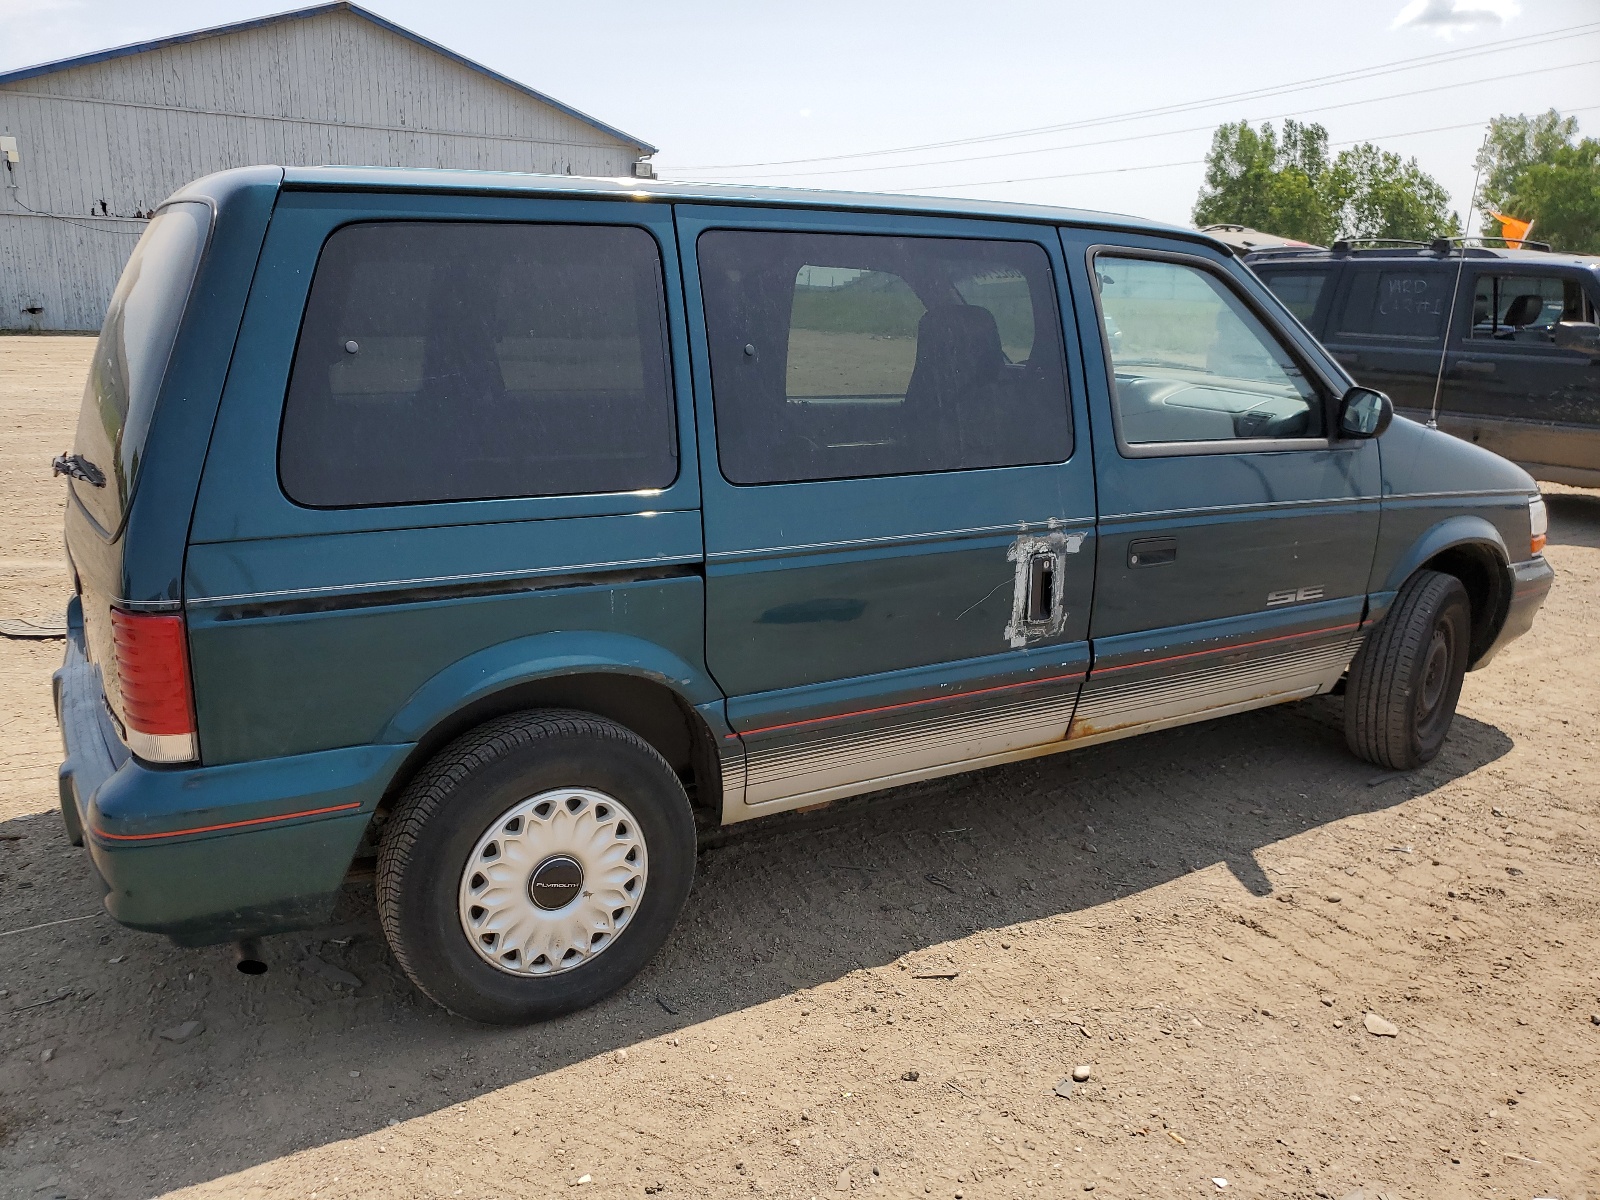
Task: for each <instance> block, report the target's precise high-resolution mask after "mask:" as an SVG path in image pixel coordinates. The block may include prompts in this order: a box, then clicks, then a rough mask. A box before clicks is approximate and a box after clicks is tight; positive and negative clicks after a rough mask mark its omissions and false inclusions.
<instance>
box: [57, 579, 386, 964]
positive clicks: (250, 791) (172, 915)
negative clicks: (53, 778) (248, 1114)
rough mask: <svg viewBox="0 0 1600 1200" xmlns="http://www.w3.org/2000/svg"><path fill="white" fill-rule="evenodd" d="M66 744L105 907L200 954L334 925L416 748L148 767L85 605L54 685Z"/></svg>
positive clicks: (76, 806) (76, 819) (70, 799)
mask: <svg viewBox="0 0 1600 1200" xmlns="http://www.w3.org/2000/svg"><path fill="white" fill-rule="evenodd" d="M54 691H55V702H56V716H57V720H58V722H59V724H60V726H61V735H62V740H63V742H64V743H65V746H66V759H65V761H64V762H63V763H62V764H61V771H60V787H61V812H62V819H63V821H64V822H65V823H66V826H67V832H68V835H69V836H71V837H72V838H73V839H74V841H75V842H76V843H77V844H81V845H84V846H86V847H87V849H88V852H89V857H90V860H91V861H92V862H93V864H94V868H95V871H96V872H97V873H98V875H99V877H100V880H101V883H102V885H103V887H104V889H105V907H106V911H107V912H108V913H110V914H111V916H113V917H115V918H116V919H117V920H118V921H120V922H122V923H123V924H124V925H128V926H130V927H132V928H134V929H143V930H148V931H150V932H154V933H164V934H166V935H168V936H169V937H171V938H172V939H173V940H175V941H177V942H179V943H181V944H183V945H191V946H199V945H209V944H212V943H216V942H226V941H232V940H234V939H236V938H241V937H255V936H260V935H263V934H269V933H281V932H284V931H286V930H290V929H303V928H306V927H308V926H311V925H316V924H319V923H321V922H323V921H325V920H326V919H327V917H328V915H329V913H330V912H331V911H332V907H333V901H334V898H335V896H336V895H337V894H338V890H339V886H340V884H341V882H342V881H343V879H344V876H345V873H346V871H347V870H348V869H349V866H350V861H351V859H352V858H354V856H355V851H356V847H357V846H358V845H359V844H360V842H361V837H362V834H363V833H364V832H365V831H366V828H367V824H368V821H369V820H370V818H371V816H372V811H373V809H374V808H375V807H376V806H377V803H378V801H379V799H380V798H381V797H382V796H383V793H384V790H385V789H386V787H387V785H388V782H389V780H390V779H391V778H393V775H394V772H395V770H396V769H397V768H398V767H399V765H400V762H401V761H402V760H403V759H404V757H405V755H406V753H407V752H408V751H409V750H410V747H409V746H357V747H352V748H349V749H343V750H327V751H321V752H319V753H315V754H304V755H297V756H294V757H289V758H277V759H267V760H264V761H261V762H252V763H235V764H229V765H226V766H217V767H192V768H171V767H153V766H147V765H146V764H144V763H142V762H140V761H139V760H138V759H137V758H135V757H134V756H132V755H131V754H129V753H128V751H127V749H126V747H124V746H123V745H122V743H121V741H120V740H119V739H118V738H117V736H116V732H115V729H114V728H113V726H112V725H111V721H110V718H109V716H108V715H107V714H106V712H105V705H104V702H103V700H102V699H101V694H100V680H99V671H98V670H97V669H96V668H95V667H94V665H93V664H92V663H90V662H89V661H88V658H87V655H86V654H85V651H84V641H83V623H82V617H81V613H80V612H79V611H78V609H77V602H76V601H74V602H73V606H72V608H71V609H69V611H68V634H67V660H66V663H65V664H64V665H63V666H62V668H61V669H60V670H59V671H57V672H56V674H55V677H54Z"/></svg>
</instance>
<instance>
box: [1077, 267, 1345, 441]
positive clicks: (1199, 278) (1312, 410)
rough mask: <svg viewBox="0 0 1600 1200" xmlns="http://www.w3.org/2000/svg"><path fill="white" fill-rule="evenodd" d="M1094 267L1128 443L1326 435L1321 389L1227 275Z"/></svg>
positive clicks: (1175, 269)
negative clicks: (1235, 288) (1224, 281)
mask: <svg viewBox="0 0 1600 1200" xmlns="http://www.w3.org/2000/svg"><path fill="white" fill-rule="evenodd" d="M1095 266H1096V271H1097V272H1098V274H1099V282H1100V308H1101V315H1102V317H1103V319H1104V322H1105V335H1106V345H1107V346H1108V348H1109V349H1110V352H1111V362H1112V366H1113V369H1114V374H1115V378H1116V388H1115V390H1114V392H1113V398H1114V400H1115V403H1116V410H1117V412H1116V415H1117V424H1118V429H1119V431H1120V433H1121V436H1122V440H1123V441H1124V442H1125V443H1126V444H1128V445H1130V446H1143V445H1152V444H1161V443H1184V442H1222V441H1232V440H1238V439H1253V438H1296V437H1320V436H1322V433H1323V428H1322V411H1321V405H1320V404H1319V403H1318V399H1317V390H1316V388H1315V387H1314V386H1313V385H1312V383H1311V382H1310V380H1308V379H1307V378H1306V376H1305V373H1304V371H1302V370H1301V368H1300V366H1299V364H1298V363H1297V362H1296V361H1295V359H1294V358H1293V357H1291V356H1290V354H1289V352H1288V351H1287V350H1286V349H1284V347H1283V345H1282V344H1281V343H1280V342H1279V341H1278V340H1277V339H1276V338H1275V337H1273V335H1272V334H1271V333H1269V332H1268V331H1267V329H1266V327H1265V326H1264V325H1262V323H1261V321H1260V320H1259V319H1258V318H1257V317H1256V315H1255V314H1254V313H1253V312H1251V311H1250V309H1249V308H1248V307H1247V306H1246V305H1245V303H1244V302H1243V301H1242V300H1241V299H1240V298H1239V297H1238V296H1237V295H1236V294H1235V293H1234V292H1233V289H1232V288H1230V287H1229V286H1228V285H1227V284H1225V283H1223V282H1222V280H1221V279H1219V278H1217V277H1216V276H1214V275H1213V274H1212V273H1211V272H1209V271H1206V270H1203V269H1201V268H1199V267H1195V266H1190V265H1188V264H1186V263H1178V262H1168V261H1165V260H1157V259H1138V258H1118V257H1114V256H1111V255H1101V256H1099V257H1098V258H1097V259H1096V260H1095Z"/></svg>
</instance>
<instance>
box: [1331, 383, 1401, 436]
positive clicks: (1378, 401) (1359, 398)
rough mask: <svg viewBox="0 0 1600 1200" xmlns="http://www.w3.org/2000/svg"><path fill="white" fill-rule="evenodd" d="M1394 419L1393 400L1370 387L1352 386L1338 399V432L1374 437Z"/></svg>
mask: <svg viewBox="0 0 1600 1200" xmlns="http://www.w3.org/2000/svg"><path fill="white" fill-rule="evenodd" d="M1392 420H1394V401H1392V400H1390V399H1389V397H1387V396H1385V395H1384V394H1383V393H1382V392H1375V391H1373V390H1372V389H1371V388H1364V387H1353V388H1351V389H1350V390H1349V391H1348V392H1346V393H1345V394H1344V396H1343V397H1342V398H1341V399H1340V400H1339V433H1340V434H1341V435H1342V436H1344V437H1348V438H1375V437H1377V436H1378V435H1379V434H1381V433H1382V432H1383V431H1384V430H1385V429H1387V428H1389V422H1390V421H1392Z"/></svg>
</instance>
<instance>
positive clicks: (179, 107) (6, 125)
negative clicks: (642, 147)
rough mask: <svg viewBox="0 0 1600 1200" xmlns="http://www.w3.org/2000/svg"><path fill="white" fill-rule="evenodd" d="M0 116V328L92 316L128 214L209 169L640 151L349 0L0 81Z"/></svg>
mask: <svg viewBox="0 0 1600 1200" xmlns="http://www.w3.org/2000/svg"><path fill="white" fill-rule="evenodd" d="M0 132H4V133H7V134H10V135H12V136H14V137H16V138H17V140H18V152H19V156H20V160H21V161H19V162H18V163H17V164H15V166H14V168H13V169H12V170H11V172H10V173H9V174H7V173H5V172H4V170H3V169H0V177H3V181H4V183H5V185H6V186H5V187H4V189H3V195H0V329H7V330H18V329H43V330H67V329H97V328H98V327H99V325H100V321H101V318H102V317H103V316H104V314H105V307H106V304H107V302H108V301H109V300H110V298H111V292H112V289H113V288H114V287H115V286H116V281H117V277H118V275H120V274H121V271H122V266H123V264H124V263H125V262H126V261H127V257H128V255H129V253H131V251H132V249H133V245H134V243H135V241H136V240H137V237H138V234H139V233H140V232H142V230H143V225H144V222H143V220H142V219H140V218H139V217H138V215H137V214H140V213H145V212H148V211H149V210H150V209H152V208H154V207H155V206H156V205H157V204H159V203H161V201H162V200H164V199H165V198H166V197H167V196H169V195H171V194H172V193H173V192H174V191H176V190H177V189H178V188H179V187H181V186H183V185H184V184H186V183H188V182H189V181H191V180H193V179H197V178H199V177H200V176H202V175H209V174H211V173H212V172H214V171H221V170H225V169H227V168H229V167H240V166H249V165H252V164H258V163H277V164H280V165H283V166H318V165H329V164H345V165H358V164H359V165H364V166H391V167H439V168H458V169H468V170H486V171H534V172H549V173H554V174H572V175H624V174H627V173H628V172H629V171H630V170H631V164H632V162H633V160H634V159H635V158H636V157H637V156H638V153H639V148H638V147H637V146H635V145H634V144H632V143H629V142H626V141H624V140H622V139H620V138H615V137H612V136H611V135H610V134H608V133H607V132H605V131H604V130H601V129H598V128H596V127H595V126H593V125H591V124H588V123H587V122H585V121H583V120H581V119H579V118H577V117H574V116H572V115H570V114H569V113H566V112H563V111H561V110H560V109H558V108H555V107H553V106H551V105H548V104H543V103H541V102H540V101H539V100H537V99H535V98H533V97H530V96H528V95H526V94H525V93H523V92H520V91H518V90H517V89H515V88H513V87H509V86H507V85H505V84H502V83H499V82H498V81H496V80H494V79H491V78H489V77H487V76H485V75H481V74H479V73H478V72H476V71H473V70H471V69H470V68H468V67H465V66H463V65H461V64H460V63H456V62H453V61H452V60H450V59H448V58H445V57H443V56H441V55H439V54H436V53H434V52H433V51H431V50H429V49H428V48H427V47H425V46H420V45H418V44H417V43H415V42H412V41H410V40H409V39H407V38H405V37H402V36H400V35H398V34H395V33H392V32H390V31H389V30H387V29H384V28H382V27H381V26H377V25H374V24H372V23H371V22H369V21H366V20H364V19H362V18H360V17H357V16H354V15H352V14H349V13H346V12H332V13H327V14H324V15H320V16H316V17H311V18H307V19H300V20H287V21H282V22H279V23H276V24H271V25H263V26H258V27H256V28H253V29H246V30H240V31H237V32H233V33H228V34H224V35H220V36H217V37H210V38H203V39H200V40H197V41H192V42H186V43H181V44H178V45H173V46H166V47H159V48H156V49H153V50H149V51H145V52H143V53H139V54H133V55H128V56H126V57H123V58H115V59H109V60H107V61H105V62H99V63H91V64H86V65H84V66H77V67H70V68H67V69H64V70H61V71H57V72H54V73H52V74H47V75H40V76H36V77H34V78H31V79H24V80H19V81H16V82H14V83H9V84H0ZM102 205H103V208H102ZM28 210H34V211H35V212H38V213H44V214H53V215H50V216H35V215H32V213H30V212H29V211H28ZM113 218H123V219H121V220H117V219H113ZM30 308H37V309H39V310H40V311H38V312H28V311H26V310H28V309H30Z"/></svg>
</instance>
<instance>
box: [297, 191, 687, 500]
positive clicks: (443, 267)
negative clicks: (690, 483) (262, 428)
mask: <svg viewBox="0 0 1600 1200" xmlns="http://www.w3.org/2000/svg"><path fill="white" fill-rule="evenodd" d="M665 328H666V312H665V308H664V307H663V298H662V290H661V256H660V252H659V250H658V248H657V246H656V243H655V240H654V239H653V238H652V237H651V236H650V235H649V234H648V233H646V232H645V231H644V230H642V229H638V228H634V227H631V226H604V225H517V224H486V223H470V222H382V223H377V222H374V223H367V224H358V225H348V226H345V227H344V228H342V229H340V230H337V231H336V232H335V233H334V234H333V236H331V237H330V238H329V239H328V242H327V244H326V246H324V247H323V251H322V257H321V259H320V261H319V262H318V264H317V273H316V275H315V277H314V278H313V279H312V282H311V294H310V297H309V299H308V301H307V303H306V313H305V318H304V320H303V322H302V323H301V327H300V344H299V347H298V348H297V350H296V352H295V359H294V369H293V373H292V375H291V376H290V380H289V392H288V397H287V399H286V401H285V404H284V415H283V434H282V439H281V443H280V446H279V450H278V471H279V475H280V478H281V479H282V482H283V488H284V491H285V492H286V493H287V494H288V495H289V497H290V498H291V499H293V500H295V501H297V502H298V503H301V504H306V505H311V506H314V507H323V508H344V507H356V506H362V505H373V504H409V503H417V502H421V501H441V500H470V499H492V498H497V497H513V496H563V495H574V494H581V493H598V492H621V491H633V490H637V489H641V488H657V487H665V486H666V485H667V484H669V483H671V482H672V480H673V479H674V478H675V477H676V475H677V454H676V447H675V445H674V435H673V412H672V395H671V385H670V382H669V373H668V364H667V351H666V333H665Z"/></svg>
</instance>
